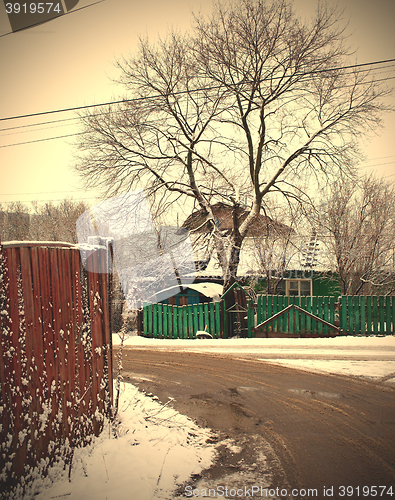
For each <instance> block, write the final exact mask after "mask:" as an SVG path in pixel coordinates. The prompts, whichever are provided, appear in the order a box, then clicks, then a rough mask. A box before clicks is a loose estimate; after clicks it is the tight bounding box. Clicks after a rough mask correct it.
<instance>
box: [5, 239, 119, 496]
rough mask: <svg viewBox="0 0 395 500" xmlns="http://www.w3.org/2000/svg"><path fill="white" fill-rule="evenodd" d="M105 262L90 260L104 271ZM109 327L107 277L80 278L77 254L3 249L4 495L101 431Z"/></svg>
mask: <svg viewBox="0 0 395 500" xmlns="http://www.w3.org/2000/svg"><path fill="white" fill-rule="evenodd" d="M104 253H105V251H104V250H100V249H99V250H97V251H96V252H94V254H93V255H92V257H91V258H92V259H96V260H97V264H98V265H100V262H103V266H105V263H106V256H105V255H103V254H104ZM95 269H101V268H100V267H95ZM103 269H104V268H103ZM109 318H110V300H109V288H108V275H107V274H105V273H91V272H86V271H84V270H83V268H82V265H81V259H80V253H79V250H78V248H77V247H73V246H71V245H65V244H57V243H52V244H37V243H27V242H20V243H12V244H11V243H9V244H4V245H3V246H1V245H0V319H1V342H0V355H1V359H2V362H1V364H0V384H1V386H0V414H1V422H2V424H1V427H0V446H1V451H0V491H4V490H6V489H9V488H13V487H16V485H17V484H18V483H19V481H20V478H21V477H24V478H26V477H27V478H28V477H29V474H31V473H32V471H33V469H34V468H35V467H36V466H38V465H40V464H41V468H43V467H44V468H45V467H47V466H48V465H50V463H51V461H52V460H53V459H54V458H55V456H56V455H57V454H59V453H61V454H62V455H63V457H65V458H66V460H71V459H72V451H73V448H74V447H75V446H79V445H81V444H83V443H84V442H86V441H88V440H89V437H90V436H92V435H93V434H96V435H97V434H98V433H99V432H100V430H101V428H102V424H103V420H104V416H105V415H106V414H108V412H109V411H110V408H111V404H112V369H111V335H110V327H109V325H110V319H109ZM43 464H44V466H43ZM43 472H45V470H44V471H43Z"/></svg>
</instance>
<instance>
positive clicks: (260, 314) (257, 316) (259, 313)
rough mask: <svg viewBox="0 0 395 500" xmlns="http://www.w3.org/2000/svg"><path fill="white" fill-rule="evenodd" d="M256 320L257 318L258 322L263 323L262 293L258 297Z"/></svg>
mask: <svg viewBox="0 0 395 500" xmlns="http://www.w3.org/2000/svg"><path fill="white" fill-rule="evenodd" d="M256 320H257V324H258V323H262V295H258V299H257V306H256Z"/></svg>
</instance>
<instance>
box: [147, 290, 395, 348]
mask: <svg viewBox="0 0 395 500" xmlns="http://www.w3.org/2000/svg"><path fill="white" fill-rule="evenodd" d="M247 304H248V311H247V313H246V316H247V317H248V334H247V336H248V337H254V336H255V335H258V334H257V333H256V332H255V330H254V328H255V327H256V326H257V325H260V324H261V323H263V322H265V321H266V324H265V326H264V327H263V328H261V329H259V328H258V329H257V330H258V331H261V332H263V333H264V334H268V335H270V336H276V335H277V334H278V335H279V336H280V335H281V336H283V335H285V336H286V335H290V336H292V335H293V336H297V335H300V336H331V335H338V334H339V333H340V335H393V334H394V332H395V297H384V296H342V297H340V298H339V299H336V298H335V297H331V296H313V297H285V296H281V295H259V296H258V298H257V303H256V304H253V303H252V301H248V303H247ZM292 305H294V306H297V308H294V307H290V306H292ZM286 308H289V310H287V311H286V312H285V313H284V314H281V311H283V310H284V309H286ZM303 311H306V313H305V312H303ZM276 315H277V316H276ZM228 316H229V315H228ZM228 316H227V315H226V314H225V312H224V306H223V302H211V303H204V304H193V305H187V306H173V305H165V304H149V305H145V306H144V308H143V310H142V312H141V316H140V317H141V321H140V324H141V327H140V333H141V334H142V335H144V336H146V337H154V338H168V339H175V338H180V339H193V338H196V332H197V331H199V330H206V331H207V332H208V333H210V335H212V337H213V338H219V337H221V338H227V337H228V331H227V330H228V326H227V324H228V322H229V317H228ZM273 316H275V318H274V319H273V320H270V318H272V317H273ZM314 316H315V318H314ZM318 318H319V319H321V320H322V321H323V322H321V321H319V320H318ZM331 325H332V326H331Z"/></svg>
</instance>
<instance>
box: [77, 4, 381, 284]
mask: <svg viewBox="0 0 395 500" xmlns="http://www.w3.org/2000/svg"><path fill="white" fill-rule="evenodd" d="M338 19H339V12H338V11H337V10H336V9H334V8H329V7H325V6H324V5H323V4H320V6H319V7H318V10H317V12H316V15H315V17H314V19H312V20H311V21H310V22H304V21H301V20H299V19H298V17H297V15H296V14H295V12H294V11H293V10H292V8H291V5H290V2H288V1H287V0H271V1H264V0H238V1H232V0H231V1H230V2H229V3H223V4H221V3H216V4H215V5H214V11H213V14H212V16H211V17H210V18H207V19H206V18H205V17H203V16H195V17H194V22H193V26H192V29H191V31H190V32H189V33H187V34H185V35H181V34H179V33H176V32H172V33H171V34H170V35H169V36H168V37H167V38H166V39H165V40H160V41H159V42H158V43H157V44H155V45H154V44H150V43H149V41H148V40H146V39H141V40H140V44H139V49H138V53H137V54H136V55H135V56H132V57H130V58H128V59H126V58H124V59H122V60H121V61H119V62H118V68H119V70H120V73H121V76H120V78H119V83H120V84H121V85H122V86H123V87H124V89H125V91H126V92H125V96H124V102H123V103H122V104H120V105H111V106H109V107H108V109H107V110H106V111H105V112H101V113H100V114H99V113H98V112H97V110H96V111H92V112H87V113H86V114H84V115H83V116H82V117H81V118H82V120H83V123H84V131H85V133H84V134H83V135H81V136H79V137H80V139H79V143H78V152H77V158H78V159H77V164H76V168H77V170H78V171H79V172H80V174H81V175H82V176H83V177H84V178H85V180H86V182H87V184H89V185H90V186H95V187H96V188H101V189H102V190H103V192H104V194H105V195H106V196H109V195H113V194H116V193H118V192H122V191H128V190H132V189H136V188H144V189H145V192H146V195H147V196H149V197H150V199H151V203H152V204H153V205H155V207H156V210H157V208H158V207H160V208H161V209H162V213H163V212H166V211H171V207H172V206H174V205H173V204H174V203H178V204H179V205H181V204H182V206H186V207H189V209H190V210H192V209H197V210H201V211H203V212H204V216H205V221H204V222H205V223H206V224H207V225H208V228H209V233H210V235H211V237H212V241H213V244H214V246H215V249H216V252H217V255H218V259H219V262H220V265H221V267H222V273H223V276H224V285H225V290H226V289H227V288H228V287H229V286H230V285H231V284H232V283H233V282H234V281H235V279H236V274H237V268H238V265H239V262H240V249H241V246H242V243H243V240H244V238H245V237H246V236H247V234H248V229H249V227H250V225H251V224H253V222H254V220H256V219H257V217H259V215H260V213H261V209H262V207H263V206H264V204H265V201H266V200H267V199H268V197H271V196H276V195H279V196H280V197H284V199H285V200H298V201H299V202H303V201H305V200H306V199H307V189H308V188H309V187H310V188H311V187H312V186H314V187H313V188H315V189H316V185H317V184H316V183H317V182H319V180H320V178H322V177H328V176H330V175H332V174H335V175H337V174H339V173H340V172H344V173H346V174H349V173H351V172H352V170H353V164H354V160H355V158H356V157H357V155H358V148H357V138H358V136H359V134H361V133H363V132H366V130H369V129H373V128H374V129H375V128H377V126H378V125H379V123H380V113H381V112H382V111H383V110H385V109H387V108H386V106H385V104H384V101H383V99H384V98H385V96H387V94H388V90H387V89H385V88H382V87H379V86H378V84H377V83H375V82H374V78H373V76H372V75H371V74H369V73H368V72H366V71H359V70H358V69H356V68H354V69H353V68H350V67H349V66H348V67H347V64H349V59H348V56H349V53H348V49H347V48H346V47H345V46H344V37H343V31H342V27H341V26H340V25H339V22H338ZM218 203H224V204H226V205H227V206H228V207H229V208H230V209H231V210H233V214H234V217H233V222H232V230H231V232H230V233H229V232H226V234H224V233H223V231H221V228H220V227H218V224H217V223H216V219H215V216H214V213H213V209H212V207H213V206H215V205H216V204H218ZM240 208H242V211H243V213H245V212H247V216H245V217H243V219H242V220H241V219H240V218H239V217H238V212H239V209H240Z"/></svg>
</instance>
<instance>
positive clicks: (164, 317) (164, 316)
mask: <svg viewBox="0 0 395 500" xmlns="http://www.w3.org/2000/svg"><path fill="white" fill-rule="evenodd" d="M160 307H161V308H162V337H163V338H164V339H167V338H169V334H168V323H169V318H168V309H167V304H160Z"/></svg>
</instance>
